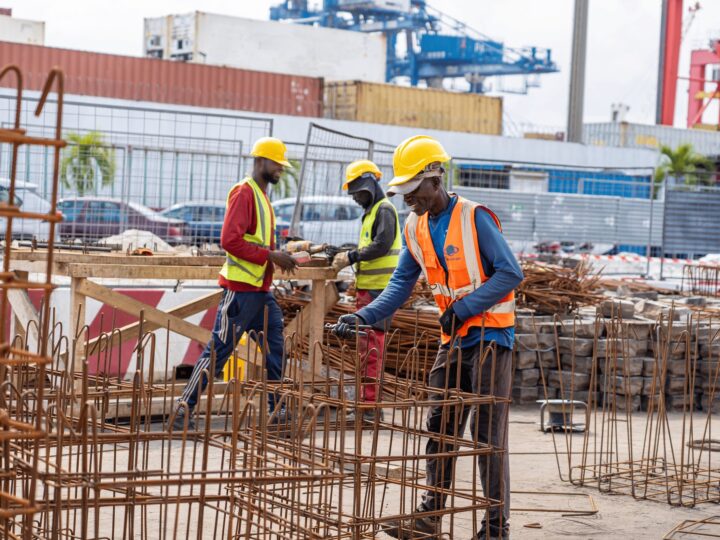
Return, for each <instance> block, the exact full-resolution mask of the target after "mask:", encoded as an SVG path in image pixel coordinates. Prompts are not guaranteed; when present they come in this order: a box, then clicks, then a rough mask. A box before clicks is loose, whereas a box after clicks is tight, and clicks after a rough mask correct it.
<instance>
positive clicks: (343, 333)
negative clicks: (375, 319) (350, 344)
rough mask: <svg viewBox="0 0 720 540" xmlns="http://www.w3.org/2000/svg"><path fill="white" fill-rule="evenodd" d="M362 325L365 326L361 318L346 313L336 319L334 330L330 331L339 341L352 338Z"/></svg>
mask: <svg viewBox="0 0 720 540" xmlns="http://www.w3.org/2000/svg"><path fill="white" fill-rule="evenodd" d="M362 324H365V321H364V320H363V319H362V317H360V316H359V315H356V314H355V313H348V314H347V315H342V316H341V317H340V318H339V319H338V322H337V324H336V325H335V328H333V329H332V333H333V334H335V335H336V336H337V337H339V338H341V339H350V338H354V337H355V333H356V332H357V331H358V326H360V325H362Z"/></svg>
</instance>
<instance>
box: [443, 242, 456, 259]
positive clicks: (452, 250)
mask: <svg viewBox="0 0 720 540" xmlns="http://www.w3.org/2000/svg"><path fill="white" fill-rule="evenodd" d="M458 253H460V248H458V247H457V246H453V245H452V244H450V245H449V246H447V247H446V248H445V257H446V258H447V257H453V256H454V255H457V254H458Z"/></svg>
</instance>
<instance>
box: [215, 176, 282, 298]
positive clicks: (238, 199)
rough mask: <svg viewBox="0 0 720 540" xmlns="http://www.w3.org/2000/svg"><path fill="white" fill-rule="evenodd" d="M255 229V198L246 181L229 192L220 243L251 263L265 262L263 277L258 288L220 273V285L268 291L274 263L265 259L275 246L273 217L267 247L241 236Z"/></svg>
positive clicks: (246, 289)
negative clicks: (227, 277) (232, 279)
mask: <svg viewBox="0 0 720 540" xmlns="http://www.w3.org/2000/svg"><path fill="white" fill-rule="evenodd" d="M263 195H264V197H265V199H266V200H267V201H268V204H270V200H269V199H268V197H267V194H266V193H264V192H263ZM256 229H257V215H256V214H255V198H254V194H253V190H252V188H251V187H250V185H248V184H243V185H242V186H240V187H239V188H237V189H235V190H234V191H233V192H232V193H231V194H230V199H229V201H228V205H227V211H226V212H225V221H223V227H222V233H221V234H220V245H221V246H222V248H223V249H224V250H225V251H226V252H228V253H230V254H231V255H233V256H234V257H237V258H238V259H242V260H244V261H248V262H251V263H254V264H265V263H266V262H267V268H266V270H265V278H264V279H263V284H262V286H260V287H255V286H253V285H250V284H248V283H242V282H240V281H231V280H229V279H225V278H224V277H223V276H220V277H219V278H218V282H219V284H220V286H221V287H225V288H226V289H230V290H231V291H237V292H251V291H269V290H270V285H271V283H272V277H273V264H272V263H271V262H270V261H268V253H270V251H271V250H273V249H275V218H274V216H273V217H272V218H271V221H270V249H266V248H263V247H260V246H258V245H256V244H251V243H250V242H248V241H246V240H245V239H243V236H244V235H245V234H246V233H248V234H255V231H256Z"/></svg>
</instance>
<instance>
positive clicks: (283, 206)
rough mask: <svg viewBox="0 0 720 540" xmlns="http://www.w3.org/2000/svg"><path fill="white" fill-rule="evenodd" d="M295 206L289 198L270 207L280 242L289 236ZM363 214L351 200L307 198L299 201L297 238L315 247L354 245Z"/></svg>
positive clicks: (330, 197)
mask: <svg viewBox="0 0 720 540" xmlns="http://www.w3.org/2000/svg"><path fill="white" fill-rule="evenodd" d="M295 202H296V199H295V197H292V198H289V199H280V200H279V201H275V202H274V203H272V205H273V209H274V210H275V217H276V228H277V231H278V234H279V236H280V237H281V238H287V236H288V235H289V229H290V223H291V222H292V218H293V212H294V210H295ZM362 214H363V209H362V208H361V207H360V206H358V205H357V204H356V203H355V202H354V201H353V200H352V199H351V198H350V197H339V196H333V195H307V196H305V197H303V198H302V208H301V209H300V223H299V231H298V236H301V237H302V238H304V239H305V240H311V241H313V242H315V243H318V244H322V243H325V242H327V243H329V244H333V245H336V246H341V245H343V244H357V241H358V238H359V236H360V228H361V226H362V223H361V222H360V216H362Z"/></svg>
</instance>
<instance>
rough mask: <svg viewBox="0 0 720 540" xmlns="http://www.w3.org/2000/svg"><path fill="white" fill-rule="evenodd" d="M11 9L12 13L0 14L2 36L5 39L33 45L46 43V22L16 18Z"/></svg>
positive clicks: (0, 33)
mask: <svg viewBox="0 0 720 540" xmlns="http://www.w3.org/2000/svg"><path fill="white" fill-rule="evenodd" d="M9 11H10V13H7V12H6V13H3V14H0V36H2V38H1V39H2V40H3V41H10V42H12V43H29V44H31V45H44V44H45V23H44V22H42V21H29V20H27V19H16V18H15V17H13V16H12V10H9Z"/></svg>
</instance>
